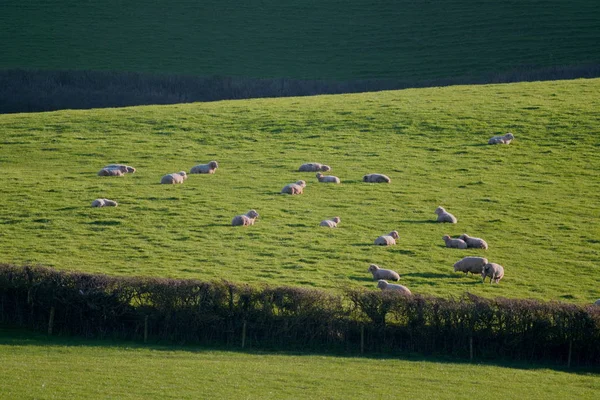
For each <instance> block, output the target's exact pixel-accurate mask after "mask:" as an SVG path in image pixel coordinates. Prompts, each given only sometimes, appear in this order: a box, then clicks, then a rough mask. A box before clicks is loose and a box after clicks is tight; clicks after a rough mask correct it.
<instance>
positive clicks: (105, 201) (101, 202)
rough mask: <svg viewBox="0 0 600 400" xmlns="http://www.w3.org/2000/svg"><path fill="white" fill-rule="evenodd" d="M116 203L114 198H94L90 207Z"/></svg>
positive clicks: (108, 205)
mask: <svg viewBox="0 0 600 400" xmlns="http://www.w3.org/2000/svg"><path fill="white" fill-rule="evenodd" d="M117 205H118V204H117V202H116V201H114V200H109V199H96V200H94V201H92V207H116V206H117Z"/></svg>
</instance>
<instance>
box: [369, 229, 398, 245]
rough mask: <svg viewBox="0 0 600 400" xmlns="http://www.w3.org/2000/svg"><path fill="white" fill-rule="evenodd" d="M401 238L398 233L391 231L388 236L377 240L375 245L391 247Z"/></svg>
mask: <svg viewBox="0 0 600 400" xmlns="http://www.w3.org/2000/svg"><path fill="white" fill-rule="evenodd" d="M399 238H400V236H399V235H398V231H391V232H390V233H388V234H387V235H382V236H379V237H378V238H377V239H375V244H376V245H379V246H391V245H393V244H396V239H399Z"/></svg>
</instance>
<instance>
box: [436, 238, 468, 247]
mask: <svg viewBox="0 0 600 400" xmlns="http://www.w3.org/2000/svg"><path fill="white" fill-rule="evenodd" d="M442 239H444V242H446V247H450V248H452V249H466V248H467V244H466V243H465V241H464V240H461V239H452V238H451V237H450V236H448V235H444V237H443V238H442Z"/></svg>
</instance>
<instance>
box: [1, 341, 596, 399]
mask: <svg viewBox="0 0 600 400" xmlns="http://www.w3.org/2000/svg"><path fill="white" fill-rule="evenodd" d="M0 335H1V336H0V357H2V363H0V373H1V374H2V377H3V379H2V381H0V396H1V397H2V398H4V399H29V398H36V399H49V398H57V397H59V398H78V399H87V398H99V397H102V398H119V399H138V398H144V399H149V398H160V399H165V398H177V399H198V398H210V399H215V398H216V399H240V398H244V399H254V398H260V399H288V398H289V399H292V398H311V399H317V398H318V399H332V398H335V399H348V398H378V399H388V398H390V399H392V398H398V396H399V395H400V394H401V395H402V397H404V396H406V397H410V398H436V399H456V398H475V397H479V398H485V399H522V398H544V399H565V398H577V399H593V398H596V396H597V393H598V390H600V379H599V378H598V375H597V374H594V373H590V372H579V373H567V372H564V371H557V370H549V369H545V368H543V367H538V368H531V367H527V366H524V365H519V364H513V365H508V366H506V367H499V366H493V365H486V364H466V363H449V362H447V361H438V360H433V362H431V361H429V362H424V361H421V360H419V359H415V360H399V359H391V358H363V357H356V358H355V357H335V356H320V355H295V354H289V353H281V354H268V353H261V352H256V353H253V352H250V353H238V352H230V351H219V350H215V349H210V350H209V349H203V348H191V347H190V348H173V347H169V348H166V347H160V346H152V347H147V348H143V347H139V346H137V345H135V344H127V343H114V344H112V343H110V342H109V343H107V342H89V341H85V342H83V341H74V340H73V339H70V340H69V341H68V342H66V341H64V340H60V339H50V340H49V339H47V338H45V337H41V336H34V335H26V336H21V337H19V335H18V334H15V333H14V332H11V331H8V332H1V333H0ZM523 368H526V369H523Z"/></svg>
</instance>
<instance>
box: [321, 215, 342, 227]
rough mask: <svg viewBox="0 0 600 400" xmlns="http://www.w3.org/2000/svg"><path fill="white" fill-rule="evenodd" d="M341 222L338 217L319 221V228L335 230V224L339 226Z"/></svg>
mask: <svg viewBox="0 0 600 400" xmlns="http://www.w3.org/2000/svg"><path fill="white" fill-rule="evenodd" d="M341 221H342V219H341V218H340V217H333V218H332V219H326V220H324V221H321V223H320V224H319V226H327V227H329V228H335V227H337V224H339V223H340V222H341Z"/></svg>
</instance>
